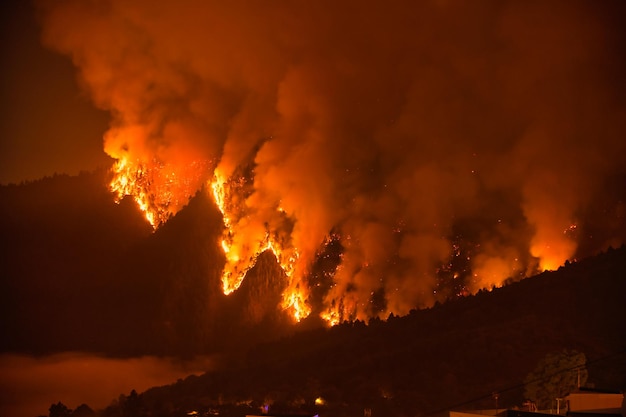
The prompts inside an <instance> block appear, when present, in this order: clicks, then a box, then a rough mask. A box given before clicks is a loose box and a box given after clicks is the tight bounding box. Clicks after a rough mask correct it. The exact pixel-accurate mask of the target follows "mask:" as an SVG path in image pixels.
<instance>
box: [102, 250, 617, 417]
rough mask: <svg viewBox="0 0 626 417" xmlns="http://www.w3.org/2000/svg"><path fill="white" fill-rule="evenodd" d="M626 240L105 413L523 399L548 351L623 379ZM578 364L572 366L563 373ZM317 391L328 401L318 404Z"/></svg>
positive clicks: (323, 409)
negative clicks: (568, 354)
mask: <svg viewBox="0 0 626 417" xmlns="http://www.w3.org/2000/svg"><path fill="white" fill-rule="evenodd" d="M625 278H626V248H625V247H621V248H619V249H609V250H608V251H607V252H606V253H603V254H600V255H598V256H596V257H593V258H589V259H585V260H581V261H580V262H576V263H572V264H568V265H567V266H565V267H562V268H560V269H559V270H558V271H554V272H546V273H543V274H540V275H538V276H535V277H532V278H528V279H526V280H522V281H520V282H517V283H514V284H511V285H508V286H505V287H502V288H497V289H494V290H493V291H481V292H479V293H478V294H476V295H474V296H469V297H464V298H459V299H456V300H454V301H450V302H447V303H444V304H443V305H437V306H435V307H434V308H431V309H427V310H419V311H417V310H414V311H412V312H411V314H409V315H408V316H404V317H393V316H392V317H390V318H389V319H388V320H386V321H381V320H371V321H370V322H369V323H367V324H366V323H363V322H360V321H357V322H353V323H344V324H342V325H339V326H335V327H332V328H320V329H314V330H310V331H307V332H301V333H295V334H293V335H291V336H288V337H283V338H282V339H280V340H278V341H273V342H268V343H265V344H261V345H258V346H252V347H250V348H249V349H248V351H247V353H246V354H245V355H243V356H237V355H232V356H229V357H225V358H223V366H222V367H221V368H220V369H218V370H215V371H211V372H207V373H206V374H204V375H201V376H190V377H188V378H186V379H185V380H180V381H178V382H177V383H175V384H172V385H170V386H165V387H155V388H153V389H150V390H148V391H146V392H144V393H141V394H139V395H137V394H136V393H133V396H129V397H124V396H122V397H121V398H120V399H119V401H118V402H116V403H114V404H113V405H112V406H111V407H109V408H108V409H107V410H104V412H103V415H108V416H118V415H123V412H124V410H125V409H126V408H125V407H127V406H128V405H129V404H130V403H129V402H128V401H129V399H131V397H132V400H133V401H131V402H132V404H134V407H136V408H135V412H136V413H139V414H138V415H153V416H174V415H182V413H187V412H190V411H197V410H200V411H199V412H201V413H205V414H207V415H208V414H210V413H216V412H219V413H220V415H227V416H231V415H232V416H241V415H245V414H246V413H248V414H249V413H251V412H258V411H259V409H261V407H263V406H264V405H269V407H270V409H271V410H273V411H274V412H279V413H281V412H282V413H319V415H327V416H348V415H360V414H361V413H363V410H367V409H369V410H371V413H372V415H375V416H416V415H417V416H433V415H446V413H447V411H449V410H450V409H480V408H495V400H494V395H493V394H496V393H497V394H498V404H499V407H501V408H504V407H516V406H518V407H519V406H521V405H522V402H523V400H524V379H525V378H526V376H527V375H528V374H529V373H530V372H531V371H533V369H534V368H535V367H536V366H537V364H538V363H539V362H540V361H541V360H542V359H543V358H544V357H546V355H548V354H554V353H558V352H563V351H576V352H582V353H583V354H584V355H585V356H586V358H587V363H586V369H587V371H588V373H589V378H588V385H589V386H592V387H596V388H602V389H612V390H617V391H619V390H624V389H625V388H626V321H625V320H624V317H626V303H624V294H625V293H626V279H625ZM570 371H571V372H576V371H575V370H570ZM317 398H322V399H323V400H324V403H323V404H320V403H319V401H318V403H316V402H315V400H316V399H317Z"/></svg>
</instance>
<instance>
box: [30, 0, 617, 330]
mask: <svg viewBox="0 0 626 417" xmlns="http://www.w3.org/2000/svg"><path fill="white" fill-rule="evenodd" d="M623 9H624V8H623V5H620V2H618V1H615V2H610V1H605V2H596V1H592V0H589V1H565V0H564V1H551V2H541V1H523V2H521V1H482V2H472V1H454V2H448V1H445V0H429V1H421V2H413V1H395V2H391V3H390V2H375V1H365V2H364V1H358V2H357V1H351V0H350V1H340V2H336V1H325V0H321V1H312V2H298V1H286V2H262V1H256V0H252V1H238V0H233V1H228V2H222V1H220V2H218V1H205V0H185V1H178V2H165V1H160V2H157V1H153V0H131V1H106V0H90V1H84V0H68V1H56V0H55V1H50V2H46V1H44V2H42V3H41V11H42V15H43V22H44V25H43V26H44V40H45V42H46V44H48V45H50V46H51V47H53V48H55V49H56V50H58V51H60V52H62V53H65V54H68V55H70V56H71V57H72V59H73V62H74V63H75V65H76V66H77V68H78V70H79V73H80V79H81V80H82V82H83V85H84V87H85V88H86V89H87V90H88V91H89V93H90V94H91V96H92V97H93V101H94V103H95V104H96V105H97V106H98V107H100V108H103V109H106V110H108V111H110V113H111V115H112V125H111V128H110V130H109V131H108V133H107V134H106V136H105V144H104V147H105V150H106V152H107V153H108V154H109V155H111V156H112V157H113V158H116V159H118V160H125V161H129V162H130V163H132V164H134V166H135V167H140V168H138V169H139V171H141V173H142V175H148V174H146V172H151V171H150V170H149V169H148V168H146V167H152V168H150V169H153V170H154V169H156V172H158V174H150V180H149V181H147V180H146V183H145V186H146V187H148V188H152V192H153V194H154V195H157V196H159V198H162V199H163V201H164V202H163V203H162V204H164V205H167V210H169V213H170V214H172V213H175V212H176V211H177V210H179V209H180V208H181V207H182V206H183V205H184V204H185V203H186V201H187V199H188V198H189V196H191V195H193V194H194V192H196V191H197V190H198V189H200V188H201V187H202V186H203V185H204V184H206V183H207V182H210V181H212V179H213V178H214V175H216V173H219V175H220V176H222V177H223V178H231V179H232V178H235V177H237V175H240V173H241V172H243V171H245V170H246V169H247V168H246V167H249V168H250V169H249V170H248V171H247V172H249V175H250V178H249V181H250V184H251V188H250V192H248V193H247V194H246V195H245V196H244V197H242V198H240V200H241V201H240V202H239V210H240V215H239V216H238V217H237V218H236V219H231V220H233V224H232V227H233V229H234V232H233V235H232V236H233V237H232V238H233V240H236V239H238V238H237V237H236V236H244V237H245V236H248V234H249V235H250V236H259V237H257V238H255V239H256V240H257V241H258V240H259V239H262V238H263V235H264V234H266V233H278V234H282V235H286V237H284V236H283V238H282V239H283V240H286V242H285V247H288V248H297V254H298V258H297V262H296V266H295V272H294V282H292V283H291V285H299V286H301V287H306V286H307V285H311V284H314V283H310V282H307V280H306V279H305V277H307V276H308V275H309V273H310V267H311V265H312V263H313V261H314V260H315V258H316V256H317V255H318V253H320V251H321V250H323V245H324V242H326V241H327V239H328V237H329V235H330V234H331V232H332V233H334V234H335V236H338V239H340V243H341V247H342V254H341V262H340V265H339V266H338V268H337V270H336V271H335V273H334V276H333V280H332V281H333V283H332V285H331V286H330V288H329V289H328V291H326V292H325V295H324V300H323V303H324V307H323V308H321V309H320V310H319V311H320V312H322V313H323V314H325V315H326V316H327V317H329V318H330V317H333V320H336V319H346V318H367V317H371V316H376V315H381V316H382V315H387V314H389V312H393V313H396V314H403V313H406V312H408V311H409V310H410V309H412V308H415V307H420V306H427V305H430V304H431V303H432V302H433V301H434V300H435V299H436V297H437V293H438V291H439V292H441V291H444V290H445V288H443V287H442V286H441V285H440V282H441V280H444V281H445V280H446V279H447V280H449V281H450V282H460V284H457V283H455V284H454V285H456V288H457V289H458V290H459V291H461V292H462V291H469V292H472V291H476V290H477V289H479V288H483V287H491V286H492V285H500V284H501V283H502V282H503V280H505V279H506V278H508V277H511V276H525V275H528V274H530V273H533V272H536V271H539V270H543V269H553V268H556V267H558V266H559V265H562V264H563V263H564V262H565V261H566V260H568V259H573V258H575V257H576V256H579V254H578V253H577V247H578V245H579V244H580V242H581V240H584V239H587V240H588V239H590V238H591V237H590V232H589V228H588V227H587V225H588V224H591V223H593V224H594V225H595V227H599V228H600V229H601V230H603V231H604V232H603V235H602V236H595V237H594V239H595V240H594V241H593V243H592V244H590V243H589V242H586V243H585V247H586V248H587V249H594V250H598V249H601V248H603V246H604V245H606V244H608V242H609V241H610V242H611V243H613V244H614V243H615V242H616V241H621V240H622V239H623V238H624V227H623V223H624V220H623V217H621V218H617V217H616V216H620V214H619V213H622V216H623V207H622V210H621V211H620V210H619V209H618V208H617V205H618V204H622V205H623V200H622V202H621V203H620V198H622V197H623V196H622V195H618V196H617V197H616V198H615V199H612V200H611V199H604V200H603V204H606V206H603V208H602V207H601V208H597V207H596V208H595V209H593V210H592V209H590V207H591V206H593V205H594V204H596V203H597V202H598V199H597V195H598V193H599V192H600V191H601V190H605V189H607V188H610V187H611V184H613V183H615V181H616V180H615V179H616V178H617V179H619V182H617V183H616V184H617V185H618V186H619V187H623V178H624V177H623V175H624V174H625V170H626V168H625V167H626V164H625V162H626V160H625V158H624V155H626V153H625V151H626V141H625V140H624V134H625V133H626V112H625V110H626V101H625V98H626V87H625V86H626V83H624V76H623V74H624V73H626V66H625V65H624V58H623V57H624V56H625V55H626V54H624V52H626V51H625V49H624V46H625V43H624V38H623V35H622V33H621V32H620V30H618V28H619V27H620V26H621V25H622V24H623V23H624V22H623V21H620V19H622V20H623V17H619V16H624V15H626V14H625V13H623V11H624V10H623ZM77 122H78V123H79V122H80V121H77ZM154 167H156V168H154ZM238 173H239V174H238ZM620 178H621V179H620ZM155 190H156V191H155ZM164 195H165V197H163V196H164ZM589 213H596V214H598V213H604V214H605V215H606V217H607V219H606V222H607V224H608V223H609V222H611V224H614V225H615V224H617V225H618V227H617V228H612V229H611V228H607V227H600V226H598V225H599V224H600V223H602V224H604V222H603V221H601V220H598V219H597V218H595V219H594V221H593V222H590V220H589V219H588V218H586V215H587V214H589ZM285 219H287V220H288V221H286V220H285ZM285 224H288V225H289V227H288V228H287V230H274V229H276V228H278V229H280V228H285V227H286V226H284V225H285ZM581 231H583V232H584V233H583V232H581ZM610 239H612V240H610ZM243 240H245V238H244V239H243ZM241 245H244V243H241Z"/></svg>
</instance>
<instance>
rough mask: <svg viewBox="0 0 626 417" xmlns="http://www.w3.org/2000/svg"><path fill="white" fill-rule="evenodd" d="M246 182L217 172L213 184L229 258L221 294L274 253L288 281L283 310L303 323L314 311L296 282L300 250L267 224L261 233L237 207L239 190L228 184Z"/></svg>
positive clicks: (226, 254) (233, 288) (230, 290)
mask: <svg viewBox="0 0 626 417" xmlns="http://www.w3.org/2000/svg"><path fill="white" fill-rule="evenodd" d="M244 182H245V181H243V180H242V181H234V182H233V181H228V180H227V179H226V177H225V176H224V175H223V174H222V173H221V172H220V171H219V169H218V170H216V171H215V173H214V178H213V181H212V183H211V184H210V186H211V190H212V192H213V199H214V201H215V204H216V205H217V207H218V209H219V210H220V212H221V213H222V217H223V220H224V232H223V236H222V239H221V242H220V244H221V247H222V250H223V252H224V256H225V258H226V264H225V265H224V271H223V273H222V291H223V292H224V294H226V295H228V294H230V293H232V292H233V291H236V290H237V289H238V288H239V287H240V286H241V283H242V282H243V280H244V279H245V277H246V274H247V273H248V271H249V270H250V269H251V268H252V267H254V265H255V264H256V260H257V258H258V257H259V255H261V254H262V253H263V252H266V251H271V252H272V253H273V254H274V256H275V257H276V260H277V261H278V263H279V264H280V266H281V268H282V270H283V271H284V272H285V275H286V276H287V280H288V285H287V288H286V289H285V291H284V292H283V295H282V299H283V300H282V308H283V309H284V310H286V311H289V313H290V314H291V315H292V316H293V318H294V319H295V320H296V321H300V320H302V319H303V318H305V317H307V316H308V315H309V314H310V313H311V309H310V307H309V306H308V305H307V303H306V292H305V291H304V290H303V289H302V288H301V286H300V285H299V283H298V282H297V281H296V280H295V279H294V275H295V274H294V273H295V269H296V264H297V261H298V259H299V254H298V250H297V249H296V248H287V247H284V245H281V244H280V242H279V240H278V238H277V237H276V233H275V231H273V230H269V226H268V225H267V224H264V225H263V227H262V229H263V230H262V231H259V227H258V224H255V223H254V221H252V220H249V213H248V212H246V210H245V209H242V207H239V206H237V202H236V201H235V193H236V192H237V190H236V189H234V188H231V187H229V184H230V183H234V184H235V187H236V186H237V184H239V186H241V184H243V183H244ZM239 191H241V190H239ZM237 197H238V198H240V197H241V196H237ZM237 201H241V200H237ZM277 212H279V213H280V214H281V215H284V212H283V211H281V210H280V209H277ZM255 226H256V227H255Z"/></svg>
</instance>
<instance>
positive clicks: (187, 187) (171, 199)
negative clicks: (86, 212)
mask: <svg viewBox="0 0 626 417" xmlns="http://www.w3.org/2000/svg"><path fill="white" fill-rule="evenodd" d="M206 164H207V163H206V161H194V162H192V163H191V164H187V165H186V166H185V167H182V168H181V167H175V166H172V165H166V164H164V163H161V162H159V161H142V160H139V159H137V160H134V161H133V160H131V159H129V158H127V157H122V158H120V159H118V160H117V161H116V162H115V164H114V165H113V168H112V171H113V174H114V175H113V179H112V180H111V182H110V184H109V187H110V189H111V191H112V192H113V193H115V194H116V201H117V202H118V203H119V202H120V201H121V200H122V199H123V198H124V197H126V196H131V197H132V198H133V200H135V203H137V206H138V207H139V209H140V210H141V211H142V212H143V213H144V216H145V218H146V220H147V221H148V222H149V223H150V224H151V225H152V227H153V228H154V229H157V228H158V227H159V226H160V225H162V224H163V223H165V222H166V221H167V220H169V219H170V218H171V217H172V216H174V215H175V214H176V213H177V212H178V211H179V210H180V209H181V208H183V207H184V206H185V205H186V204H187V203H188V202H189V199H190V198H191V196H192V195H193V194H194V193H195V192H196V191H197V189H198V183H200V182H201V177H202V175H203V173H204V171H205V169H206Z"/></svg>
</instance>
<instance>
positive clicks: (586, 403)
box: [565, 388, 626, 417]
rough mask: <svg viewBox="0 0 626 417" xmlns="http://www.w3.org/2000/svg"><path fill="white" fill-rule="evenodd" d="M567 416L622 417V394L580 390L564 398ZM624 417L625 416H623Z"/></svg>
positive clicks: (623, 406)
mask: <svg viewBox="0 0 626 417" xmlns="http://www.w3.org/2000/svg"><path fill="white" fill-rule="evenodd" d="M565 400H566V402H567V414H568V415H569V416H580V417H591V416H602V417H607V416H624V413H625V412H626V411H625V410H624V408H625V405H624V393H622V392H617V391H607V390H595V389H585V388H581V389H579V390H576V391H574V392H571V393H570V394H569V395H568V396H566V397H565ZM624 417H626V416H624Z"/></svg>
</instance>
